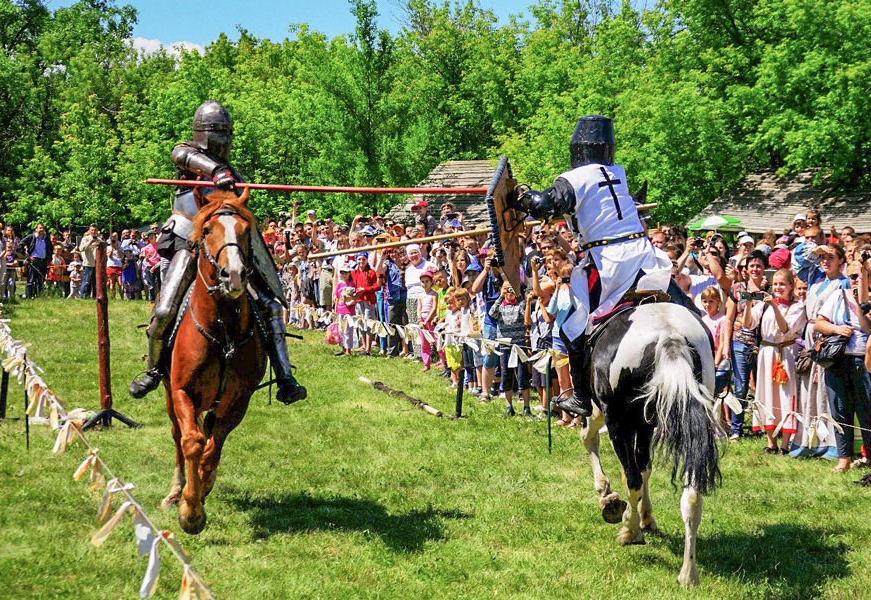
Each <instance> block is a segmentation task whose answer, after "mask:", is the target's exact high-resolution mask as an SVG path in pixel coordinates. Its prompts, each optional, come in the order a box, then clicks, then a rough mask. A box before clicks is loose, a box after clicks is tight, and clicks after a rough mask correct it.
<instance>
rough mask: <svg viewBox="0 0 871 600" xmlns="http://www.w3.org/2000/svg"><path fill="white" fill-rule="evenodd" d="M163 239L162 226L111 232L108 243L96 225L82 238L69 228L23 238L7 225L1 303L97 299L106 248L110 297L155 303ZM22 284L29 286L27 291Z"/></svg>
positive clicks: (36, 232)
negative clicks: (100, 257) (100, 255)
mask: <svg viewBox="0 0 871 600" xmlns="http://www.w3.org/2000/svg"><path fill="white" fill-rule="evenodd" d="M157 235H158V232H157V226H156V225H152V226H151V227H150V228H149V229H147V230H146V231H145V232H142V231H140V230H139V229H123V230H121V231H120V232H111V233H110V234H109V236H108V239H105V238H104V236H103V235H102V234H101V233H100V231H99V229H98V227H97V225H95V224H92V225H90V226H89V227H88V229H87V231H86V232H85V234H84V235H82V236H78V237H73V234H72V231H71V230H69V229H66V230H64V231H60V232H59V231H47V230H46V228H45V226H44V225H42V224H38V225H37V226H36V227H35V228H34V231H33V232H32V233H30V234H28V235H26V236H25V237H24V238H19V237H18V235H17V234H16V232H15V228H14V227H12V226H11V225H7V226H6V227H5V228H3V244H2V252H3V254H2V256H0V282H2V283H0V299H4V300H5V299H11V298H16V297H20V298H24V299H33V298H37V297H38V296H39V295H40V294H48V295H54V296H57V297H61V298H78V299H83V298H93V297H94V296H95V294H96V288H95V285H94V283H95V276H96V257H95V253H96V250H97V246H98V245H99V244H101V243H104V244H105V253H106V287H107V293H108V295H109V297H110V298H121V299H124V300H149V301H151V302H154V301H155V299H156V298H157V294H158V293H159V291H160V257H159V256H158V254H157ZM19 282H24V289H23V290H21V289H20V285H19Z"/></svg>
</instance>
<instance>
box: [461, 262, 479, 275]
mask: <svg viewBox="0 0 871 600" xmlns="http://www.w3.org/2000/svg"><path fill="white" fill-rule="evenodd" d="M483 270H484V268H483V267H482V266H481V265H480V264H478V263H476V262H473V263H469V266H468V267H466V271H465V272H466V273H468V272H469V271H474V272H475V273H479V272H481V271H483Z"/></svg>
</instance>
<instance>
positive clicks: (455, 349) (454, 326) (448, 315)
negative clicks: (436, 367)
mask: <svg viewBox="0 0 871 600" xmlns="http://www.w3.org/2000/svg"><path fill="white" fill-rule="evenodd" d="M462 319H463V312H462V311H461V310H460V305H459V304H458V303H457V298H456V296H455V289H454V288H451V289H450V290H448V293H447V294H446V295H445V319H444V324H445V326H444V329H443V330H442V332H443V333H444V335H445V345H444V354H445V366H446V367H447V368H448V369H450V372H451V387H453V388H455V387H457V384H458V383H459V381H460V370H461V369H462V368H463V349H462V348H463V341H462V339H458V338H454V335H460V331H461V325H462Z"/></svg>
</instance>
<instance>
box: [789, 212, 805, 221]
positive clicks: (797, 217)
mask: <svg viewBox="0 0 871 600" xmlns="http://www.w3.org/2000/svg"><path fill="white" fill-rule="evenodd" d="M796 221H807V217H806V216H805V214H804V213H798V214H797V215H795V216H794V217H793V218H792V222H793V223H795V222H796Z"/></svg>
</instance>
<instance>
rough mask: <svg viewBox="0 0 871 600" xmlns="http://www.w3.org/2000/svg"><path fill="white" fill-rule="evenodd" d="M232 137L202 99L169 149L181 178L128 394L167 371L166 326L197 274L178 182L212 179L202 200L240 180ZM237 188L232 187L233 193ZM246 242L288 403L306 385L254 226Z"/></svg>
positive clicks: (189, 209)
mask: <svg viewBox="0 0 871 600" xmlns="http://www.w3.org/2000/svg"><path fill="white" fill-rule="evenodd" d="M232 141H233V123H232V121H231V120H230V114H229V113H228V112H227V110H226V109H225V108H224V107H223V106H221V105H220V104H219V103H217V102H214V101H211V100H210V101H207V102H204V103H202V104H201V105H200V107H199V108H197V110H196V113H194V126H193V140H191V141H189V142H183V143H181V144H178V145H176V146H175V148H173V150H172V162H173V163H174V164H175V166H176V179H179V180H180V184H179V186H178V187H177V188H176V192H175V204H174V205H173V210H172V215H171V216H170V217H169V219H168V220H167V221H166V223H165V224H164V225H163V228H162V229H161V234H160V241H159V242H158V253H159V254H160V256H161V258H163V259H166V260H167V261H169V262H168V267H167V268H166V270H165V272H163V273H162V277H163V282H162V287H161V290H160V297H159V298H158V301H157V303H156V304H155V306H154V310H153V312H152V315H151V322H150V323H149V326H148V369H147V370H146V371H145V374H144V375H143V376H142V377H140V378H139V379H136V380H134V381H133V382H132V383H131V384H130V395H131V396H133V397H134V398H142V397H143V396H145V395H146V394H147V393H148V392H151V391H152V390H154V389H156V388H157V386H158V385H159V384H160V381H161V378H162V377H163V375H165V374H166V370H167V368H168V367H167V359H168V357H167V356H164V354H165V352H164V350H165V343H166V340H165V336H166V335H167V334H168V333H169V331H170V330H171V328H172V325H173V323H174V322H175V320H176V317H177V315H178V311H179V307H180V305H181V303H182V301H183V299H184V296H185V294H186V292H187V290H188V287H189V286H190V284H191V283H192V282H193V280H194V277H195V276H196V254H195V252H194V250H193V248H192V246H191V243H190V241H189V240H190V235H191V233H192V231H193V218H194V216H195V215H196V214H197V211H198V210H199V207H198V206H197V202H196V200H195V198H194V188H193V187H190V186H185V185H184V183H183V182H184V181H185V180H198V181H211V182H213V183H214V184H215V187H214V188H213V187H204V188H201V190H200V191H201V193H202V194H203V195H204V197H205V199H206V200H207V201H208V199H209V194H210V193H213V192H214V190H215V189H219V190H231V189H234V184H235V183H236V182H243V181H244V179H243V178H242V175H241V174H240V173H239V172H238V171H236V170H235V169H234V168H232V167H231V166H230V164H229V157H230V146H231V144H232ZM239 193H240V192H239V191H238V190H237V191H236V194H237V195H238V194H239ZM251 245H252V254H253V257H254V269H255V275H254V276H253V277H252V278H251V280H250V283H249V291H250V292H251V295H252V297H253V298H254V299H255V302H256V303H257V306H258V308H259V309H260V311H261V313H262V314H263V315H264V317H265V318H264V321H265V322H266V324H267V329H268V331H267V332H266V337H267V338H268V339H266V340H265V345H266V347H267V349H268V352H269V359H270V362H271V363H272V367H273V369H275V380H276V383H277V385H278V393H277V398H278V400H280V401H281V402H284V403H285V404H291V403H293V402H296V401H297V400H302V399H303V398H305V397H306V389H305V388H304V387H302V386H301V385H299V384H298V383H297V382H296V379H295V378H294V376H293V374H292V372H291V365H290V360H289V358H288V354H287V344H286V343H285V328H284V312H283V309H284V307H285V300H284V294H283V293H282V288H281V282H280V281H279V279H278V272H277V269H276V268H275V263H273V261H272V257H271V255H270V253H269V250H268V249H267V248H266V244H265V243H264V242H263V236H262V235H260V233H259V232H256V235H252V236H251Z"/></svg>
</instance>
